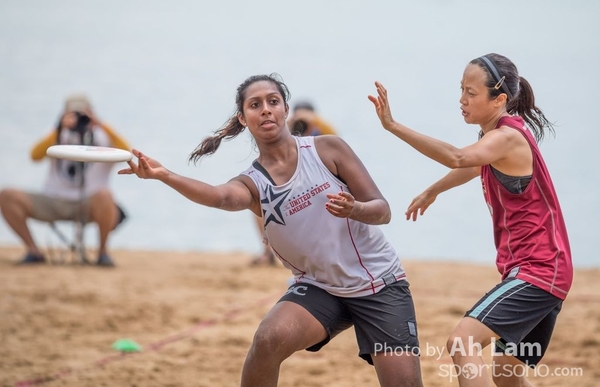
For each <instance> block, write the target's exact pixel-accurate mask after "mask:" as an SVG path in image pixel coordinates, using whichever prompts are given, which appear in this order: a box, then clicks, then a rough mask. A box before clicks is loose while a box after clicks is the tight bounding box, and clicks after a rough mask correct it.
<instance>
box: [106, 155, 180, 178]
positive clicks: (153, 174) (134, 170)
mask: <svg viewBox="0 0 600 387" xmlns="http://www.w3.org/2000/svg"><path fill="white" fill-rule="evenodd" d="M131 153H133V155H134V156H135V157H137V158H138V163H137V165H136V163H135V162H134V161H133V160H129V161H128V162H127V164H129V168H125V169H121V170H120V171H118V172H117V173H118V174H119V175H134V174H135V175H137V177H139V178H140V179H157V180H160V179H162V178H164V177H166V176H167V175H168V174H169V171H168V170H167V169H166V168H165V167H163V166H162V165H161V164H160V163H159V162H158V161H156V160H154V159H151V158H150V157H148V156H146V155H144V154H143V153H142V152H140V151H139V150H137V149H133V150H132V151H131Z"/></svg>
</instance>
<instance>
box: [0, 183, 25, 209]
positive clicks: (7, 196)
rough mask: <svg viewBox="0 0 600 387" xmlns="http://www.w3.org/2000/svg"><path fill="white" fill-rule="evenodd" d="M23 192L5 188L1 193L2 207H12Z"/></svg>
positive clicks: (0, 203)
mask: <svg viewBox="0 0 600 387" xmlns="http://www.w3.org/2000/svg"><path fill="white" fill-rule="evenodd" d="M20 193H21V191H19V190H16V189H13V188H5V189H3V190H1V191H0V207H4V206H7V205H11V204H12V203H14V202H15V201H16V200H17V198H18V197H19V194H20Z"/></svg>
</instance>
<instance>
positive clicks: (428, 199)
mask: <svg viewBox="0 0 600 387" xmlns="http://www.w3.org/2000/svg"><path fill="white" fill-rule="evenodd" d="M436 198H437V195H434V194H433V193H431V192H430V191H424V192H422V193H421V194H419V195H418V196H417V197H416V198H414V199H413V200H412V202H411V203H410V205H409V206H408V209H407V210H406V212H405V214H406V220H410V219H411V218H412V220H413V222H414V221H416V220H417V217H418V216H419V215H421V216H422V215H423V214H424V213H425V210H427V208H428V207H429V206H430V205H431V203H433V202H434V201H435V199H436Z"/></svg>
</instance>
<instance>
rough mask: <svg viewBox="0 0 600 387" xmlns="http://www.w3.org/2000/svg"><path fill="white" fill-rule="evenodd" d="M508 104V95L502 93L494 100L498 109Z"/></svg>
mask: <svg viewBox="0 0 600 387" xmlns="http://www.w3.org/2000/svg"><path fill="white" fill-rule="evenodd" d="M507 102H508V97H507V96H506V93H501V94H500V95H499V96H497V97H496V99H495V100H494V105H496V107H500V106H502V105H504V104H506V103H507Z"/></svg>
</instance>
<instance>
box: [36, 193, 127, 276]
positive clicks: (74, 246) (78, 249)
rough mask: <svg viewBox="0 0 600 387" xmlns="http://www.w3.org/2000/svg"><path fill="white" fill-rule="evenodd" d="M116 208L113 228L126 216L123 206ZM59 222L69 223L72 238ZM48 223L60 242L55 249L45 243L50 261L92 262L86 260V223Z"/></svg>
mask: <svg viewBox="0 0 600 387" xmlns="http://www.w3.org/2000/svg"><path fill="white" fill-rule="evenodd" d="M117 209H118V210H119V215H118V216H119V217H118V219H117V224H116V225H115V229H116V228H117V227H119V226H120V225H121V223H123V221H124V220H125V219H126V218H127V215H126V214H125V211H123V208H122V207H121V206H120V205H118V204H117ZM59 223H61V224H62V223H69V224H70V225H71V226H72V228H73V236H72V238H69V237H67V235H66V233H65V232H64V231H63V230H61V228H62V227H60V226H59ZM49 225H50V229H51V230H52V232H53V233H54V235H55V236H56V237H57V238H58V239H59V241H60V243H61V244H62V246H61V247H59V248H58V249H55V248H54V246H53V245H52V244H51V243H48V244H47V250H48V258H49V260H50V262H51V263H53V264H65V263H68V262H71V263H79V264H81V265H88V264H92V262H90V261H89V260H88V257H87V248H86V246H85V238H84V236H85V235H84V231H85V226H86V225H85V223H84V222H83V221H82V220H81V219H75V220H63V221H59V222H50V223H49ZM65 250H66V251H65ZM67 254H68V255H69V257H68V258H69V259H68V260H67V258H66V257H65V255H67Z"/></svg>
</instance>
